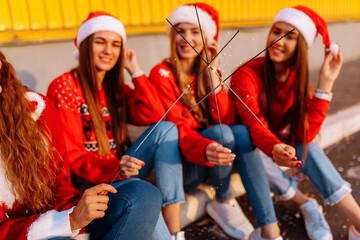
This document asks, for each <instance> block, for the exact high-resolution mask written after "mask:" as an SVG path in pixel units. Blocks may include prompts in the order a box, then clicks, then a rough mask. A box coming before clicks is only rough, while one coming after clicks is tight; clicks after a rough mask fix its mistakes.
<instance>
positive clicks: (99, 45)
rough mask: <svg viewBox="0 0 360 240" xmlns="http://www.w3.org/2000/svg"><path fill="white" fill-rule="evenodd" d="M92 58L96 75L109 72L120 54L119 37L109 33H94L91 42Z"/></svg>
mask: <svg viewBox="0 0 360 240" xmlns="http://www.w3.org/2000/svg"><path fill="white" fill-rule="evenodd" d="M92 49H93V57H94V63H95V66H96V71H97V72H98V73H100V72H103V73H106V72H107V71H110V70H111V69H112V68H113V67H114V66H115V64H116V62H117V61H118V59H119V56H120V53H121V37H120V35H119V34H117V33H114V32H111V31H99V32H96V33H94V36H93V41H92Z"/></svg>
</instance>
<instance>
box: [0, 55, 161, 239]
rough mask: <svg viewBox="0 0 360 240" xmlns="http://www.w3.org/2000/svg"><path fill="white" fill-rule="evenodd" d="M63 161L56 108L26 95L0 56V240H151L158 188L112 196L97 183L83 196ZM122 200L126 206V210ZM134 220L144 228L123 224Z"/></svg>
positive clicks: (139, 187)
mask: <svg viewBox="0 0 360 240" xmlns="http://www.w3.org/2000/svg"><path fill="white" fill-rule="evenodd" d="M65 155H66V149H65V144H64V137H63V127H62V124H61V122H60V121H59V114H58V112H57V111H56V109H55V107H54V106H53V104H52V103H51V101H49V100H48V99H47V98H46V97H44V96H42V95H40V94H37V93H35V92H31V91H26V89H25V88H24V86H23V85H22V84H21V82H20V80H19V79H17V78H16V76H15V70H14V68H13V67H12V65H11V64H10V63H9V62H8V61H7V60H6V58H5V56H4V55H3V53H2V52H0V239H4V240H7V239H9V240H10V239H18V240H25V239H28V240H39V239H88V237H89V236H88V234H87V233H86V231H85V228H87V230H88V232H89V233H90V236H91V238H92V239H96V237H98V238H101V239H114V238H115V236H117V237H125V239H141V238H142V237H143V236H144V235H151V234H152V232H153V231H154V228H155V223H156V221H157V219H158V218H159V211H160V207H161V194H160V192H159V191H158V189H156V188H155V187H154V186H152V185H151V184H149V183H146V182H140V181H135V182H134V183H128V184H124V185H123V186H122V187H117V190H116V189H115V188H114V187H113V186H111V185H107V184H99V185H96V186H94V187H92V188H89V189H87V190H86V191H85V192H84V193H83V195H82V196H81V195H80V193H79V191H78V190H77V189H76V188H74V187H73V185H72V184H71V179H70V169H69V163H68V161H67V160H66V159H65ZM132 189H136V191H132ZM123 191H124V192H127V193H126V194H123V193H122V192H123ZM104 192H109V194H108V196H104ZM140 193H141V194H140ZM124 198H127V199H129V200H131V202H130V201H129V202H127V203H126V204H124V203H123V201H122V200H121V199H124ZM144 201H145V203H144ZM146 201H149V202H146ZM139 214H141V215H142V216H144V217H147V218H149V224H143V221H142V226H141V228H137V227H138V225H136V226H134V225H132V224H129V223H127V222H128V221H130V222H133V220H132V219H134V218H138V216H139ZM144 214H145V215H146V216H145V215H144ZM134 228H136V229H137V230H136V231H134Z"/></svg>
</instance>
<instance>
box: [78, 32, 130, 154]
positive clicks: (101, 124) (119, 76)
mask: <svg viewBox="0 0 360 240" xmlns="http://www.w3.org/2000/svg"><path fill="white" fill-rule="evenodd" d="M93 36H94V34H92V35H90V36H89V37H87V38H86V39H85V40H84V41H82V42H81V44H80V56H79V66H78V67H77V68H75V69H73V70H72V74H73V75H74V76H75V78H78V79H79V82H80V85H81V89H82V92H83V94H84V98H85V101H86V104H87V105H88V107H89V112H90V116H91V120H92V122H93V124H94V131H95V135H96V139H97V142H98V145H99V151H98V153H99V155H102V156H108V155H110V145H109V140H108V136H107V133H106V126H105V121H104V118H103V113H102V109H101V106H100V102H99V98H98V96H97V95H96V93H97V92H99V90H100V89H98V85H97V83H96V73H95V70H96V66H95V63H94V60H93V59H94V57H93V48H92V41H93ZM123 53H124V46H123V41H121V52H120V56H119V59H118V61H117V62H116V64H115V66H114V67H113V68H112V69H111V70H110V71H108V72H107V73H106V75H105V78H104V82H103V86H104V89H105V96H106V102H107V106H108V108H109V112H110V116H111V121H112V132H113V135H114V139H115V140H116V144H117V147H118V150H119V151H118V155H119V156H120V155H122V154H124V153H125V149H126V147H127V146H128V145H129V143H130V141H129V137H128V133H127V121H126V99H125V97H124V90H123V89H124V86H125V85H124V74H123V62H122V59H123Z"/></svg>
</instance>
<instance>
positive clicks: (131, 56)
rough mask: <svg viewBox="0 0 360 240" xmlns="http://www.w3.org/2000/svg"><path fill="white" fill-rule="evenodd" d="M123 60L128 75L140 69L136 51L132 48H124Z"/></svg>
mask: <svg viewBox="0 0 360 240" xmlns="http://www.w3.org/2000/svg"><path fill="white" fill-rule="evenodd" d="M123 61H124V68H125V69H126V70H127V71H128V72H129V74H130V75H132V74H133V73H135V72H137V71H141V68H140V66H139V63H138V60H137V57H136V52H135V51H134V50H132V49H129V48H126V49H125V50H124V56H123Z"/></svg>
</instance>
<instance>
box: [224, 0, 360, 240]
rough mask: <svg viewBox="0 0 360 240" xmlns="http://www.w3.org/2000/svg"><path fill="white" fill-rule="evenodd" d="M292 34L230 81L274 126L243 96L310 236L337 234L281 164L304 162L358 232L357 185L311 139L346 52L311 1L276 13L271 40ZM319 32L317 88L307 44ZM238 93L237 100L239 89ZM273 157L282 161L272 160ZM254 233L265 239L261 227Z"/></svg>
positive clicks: (273, 179)
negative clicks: (320, 48)
mask: <svg viewBox="0 0 360 240" xmlns="http://www.w3.org/2000/svg"><path fill="white" fill-rule="evenodd" d="M293 29H294V30H293ZM292 30H293V31H292ZM290 31H292V32H290ZM287 33H288V35H287V36H286V37H284V38H283V39H281V40H280V41H278V42H276V43H275V44H274V45H273V46H271V47H270V48H269V49H268V50H267V52H266V56H265V57H261V58H257V59H255V60H254V61H252V62H251V63H249V64H248V65H247V66H245V67H244V68H242V69H240V70H239V71H238V72H237V73H236V74H235V75H234V76H233V77H232V80H231V87H232V89H233V90H234V91H235V92H236V94H237V95H238V96H239V97H240V98H241V99H243V100H244V101H245V103H246V104H247V105H248V107H250V109H251V110H252V111H253V112H254V113H255V114H256V115H257V117H258V118H259V119H260V120H261V121H262V123H263V125H264V126H267V127H268V128H269V129H270V131H271V133H269V132H268V130H266V129H265V128H264V127H263V125H261V124H259V123H258V122H257V121H256V120H255V119H254V117H253V116H252V114H251V113H250V112H249V111H248V110H247V109H246V108H245V106H244V105H243V104H242V103H240V102H239V103H238V104H236V109H237V112H238V113H239V115H240V118H241V122H242V123H243V124H245V125H246V126H247V127H248V129H249V132H250V136H251V140H252V142H253V144H254V145H255V146H256V147H258V148H259V149H260V150H262V152H263V154H262V155H263V158H264V164H265V169H266V170H267V174H268V177H269V181H270V185H271V187H272V189H273V191H274V192H275V193H277V194H278V195H279V196H280V197H281V198H282V199H283V200H292V201H293V202H295V203H296V204H297V205H298V206H299V207H300V209H301V211H302V214H303V217H304V221H305V227H306V231H307V234H308V236H309V238H310V239H312V240H315V239H316V240H318V239H333V236H332V233H331V230H330V227H329V225H328V223H327V222H326V219H325V218H324V216H323V212H322V208H321V206H320V205H319V204H318V203H317V202H316V200H315V199H311V198H308V197H306V196H305V195H304V194H302V193H301V192H300V191H299V190H298V189H297V184H296V182H295V181H294V179H292V178H291V177H290V176H288V175H287V174H286V173H285V172H283V171H282V170H281V169H280V168H278V167H277V166H276V164H277V165H281V166H288V167H297V168H300V170H301V171H302V172H303V173H304V174H306V175H307V176H308V177H309V179H310V181H311V182H312V183H313V184H314V185H315V187H316V188H317V189H318V191H319V192H320V193H321V195H322V196H323V198H324V201H325V203H327V204H330V205H333V206H335V207H336V208H337V209H338V210H339V211H340V212H341V213H342V214H343V215H344V216H345V217H346V218H347V219H349V221H350V222H351V223H352V224H353V226H351V228H350V231H349V239H360V234H359V230H360V208H359V206H358V204H357V203H356V201H355V200H354V198H353V196H352V195H351V188H350V187H349V186H348V184H347V183H346V182H345V181H344V180H343V179H342V178H341V176H340V174H339V173H338V171H337V170H336V169H335V167H334V166H333V165H332V163H331V162H330V160H329V159H328V157H327V156H326V155H325V153H324V152H323V151H322V149H321V148H320V147H319V146H318V145H317V144H316V143H314V142H313V139H314V137H315V136H316V134H317V133H318V132H319V131H320V128H321V125H322V123H323V121H324V119H325V117H326V111H327V110H328V108H329V103H330V102H331V98H332V93H331V90H332V87H333V84H334V82H335V80H336V79H337V77H338V75H339V72H340V69H341V66H342V55H341V51H339V46H338V45H337V44H334V43H333V44H331V42H330V38H329V33H328V31H327V25H326V22H325V21H324V20H323V19H322V18H321V17H320V16H319V15H318V14H317V13H315V12H314V11H312V10H311V9H309V8H307V7H305V6H296V7H293V8H285V9H282V10H280V11H279V12H278V14H277V15H276V17H275V19H274V21H273V25H272V27H271V30H270V32H269V35H268V39H267V46H269V45H270V44H272V43H274V42H275V41H276V40H278V39H279V38H280V37H281V36H283V35H285V34H287ZM318 34H320V35H322V38H323V43H324V45H325V46H326V51H325V57H324V60H323V63H322V66H321V69H320V73H319V80H318V84H317V87H316V89H315V91H314V92H312V89H311V87H310V86H309V79H308V57H307V50H308V48H310V47H311V45H312V44H313V42H314V40H315V38H316V36H317V35H318ZM232 97H233V99H234V101H236V102H238V101H239V100H238V98H237V97H236V96H235V95H232ZM265 155H267V156H268V157H266V156H265ZM269 157H270V158H272V159H273V160H275V162H276V164H275V163H274V162H273V160H271V159H270V160H268V159H269ZM266 159H267V160H266ZM274 229H276V228H273V230H274ZM276 231H278V229H277V230H276ZM252 237H253V238H254V239H263V238H261V231H260V229H258V230H257V231H256V232H255V233H254V235H253V236H250V238H251V239H253V238H252Z"/></svg>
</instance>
